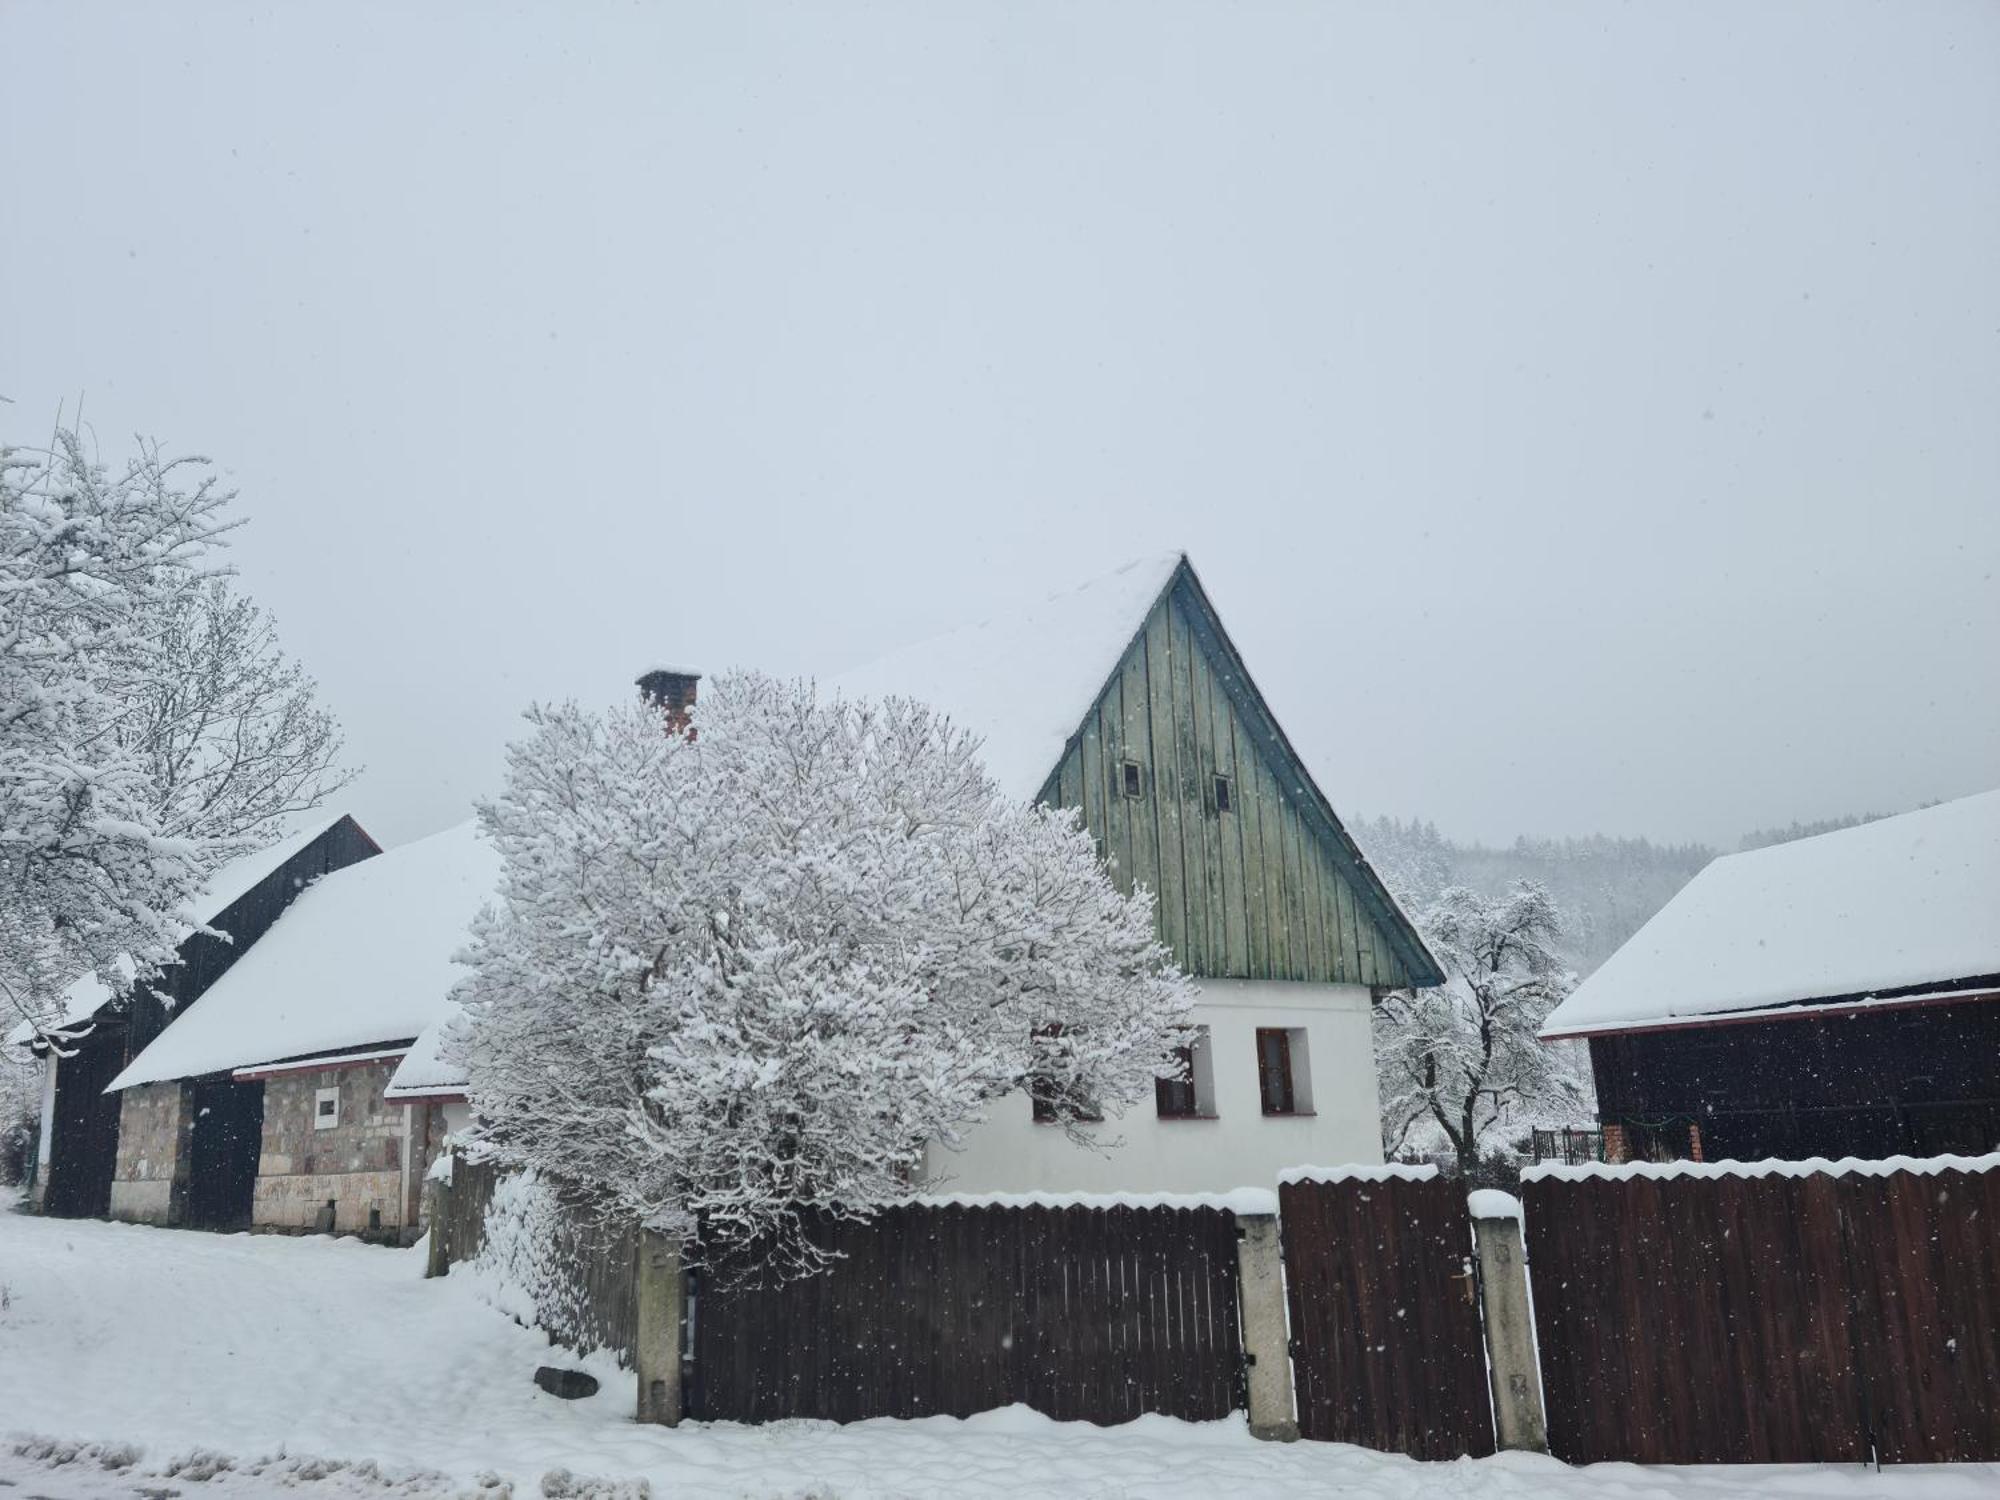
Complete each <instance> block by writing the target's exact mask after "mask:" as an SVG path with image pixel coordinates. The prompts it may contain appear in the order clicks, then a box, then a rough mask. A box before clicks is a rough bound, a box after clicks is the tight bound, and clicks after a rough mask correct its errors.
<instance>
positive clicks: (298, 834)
mask: <svg viewBox="0 0 2000 1500" xmlns="http://www.w3.org/2000/svg"><path fill="white" fill-rule="evenodd" d="M379 852H380V850H379V848H378V847H377V845H376V843H375V841H374V840H373V839H371V838H370V837H369V836H368V835H367V833H366V832H365V831H363V829H362V828H361V826H360V824H358V823H356V822H355V821H354V819H353V818H352V817H350V816H348V815H346V814H344V813H343V814H339V815H335V816H331V817H325V816H322V817H316V818H314V819H313V821H312V822H310V823H309V824H307V825H306V826H304V827H302V828H300V829H298V830H296V831H295V832H294V833H293V834H292V835H291V836H290V837H288V838H285V839H282V840H280V841H278V842H276V843H273V844H271V845H269V846H268V847H266V848H264V849H260V850H258V851H257V852H256V853H254V854H250V855H246V856H245V857H244V858H242V859H240V860H237V861H235V862H234V863H232V864H230V865H227V866H225V867H224V868H222V869H221V870H219V871H217V872H216V874H215V875H214V877H213V878H211V879H210V881H209V882H208V885H207V887H206V889H205V891H204V893H203V895H202V898H201V900H200V902H199V903H198V904H197V906H196V911H197V913H198V914H199V915H200V917H201V920H202V921H203V922H204V923H205V924H206V925H207V926H208V927H210V928H213V929H215V931H216V932H218V933H221V934H224V936H221V937H218V936H212V935H211V934H210V933H208V932H196V933H192V934H190V935H189V936H188V937H187V939H186V940H185V941H183V942H182V943H181V945H180V948H179V952H178V956H177V960H176V962H175V963H173V964H172V965H170V966H169V967H168V968H167V969H166V970H165V971H164V972H163V973H162V974H161V975H160V976H159V977H158V978H157V979H155V980H154V981H153V982H151V983H150V984H148V985H143V986H128V987H127V988H126V989H125V990H123V991H121V992H115V993H114V992H113V991H112V990H111V989H109V988H108V987H106V986H105V985H104V984H102V983H100V982H99V981H98V980H97V979H96V977H95V976H91V975H85V976H84V977H82V978H80V979H78V980H77V981H76V982H75V983H74V984H72V985H71V986H70V988H69V990H68V992H67V994H66V995H65V997H64V1005H63V1010H62V1014H61V1015H60V1016H59V1017H58V1018H57V1019H56V1020H55V1021H54V1022H53V1023H52V1024H51V1025H49V1026H47V1027H45V1028H43V1029H41V1030H40V1031H37V1030H36V1029H35V1028H33V1027H31V1026H29V1025H27V1024H26V1023H23V1024H22V1025H21V1026H19V1027H16V1028H15V1029H14V1030H13V1032H11V1033H10V1034H9V1036H8V1041H9V1043H11V1044H13V1045H15V1046H19V1047H23V1048H26V1049H27V1050H28V1051H31V1052H33V1053H34V1054H36V1055H37V1056H40V1057H43V1058H45V1059H47V1060H48V1062H49V1066H48V1068H47V1069H46V1071H45V1073H44V1075H43V1100H42V1131H41V1144H40V1148H39V1153H38V1155H39V1160H38V1163H37V1171H36V1179H35V1188H34V1201H35V1202H36V1204H37V1205H38V1206H39V1207H40V1208H41V1210H42V1212H44V1213H48V1214H53V1215H57V1216H60V1217H68V1218H87V1217H102V1216H104V1215H106V1214H111V1215H115V1216H117V1217H120V1218H158V1219H162V1220H164V1219H168V1218H171V1219H173V1220H174V1221H175V1222H187V1223H191V1224H198V1225H203V1226H205V1227H223V1226H224V1225H226V1224H228V1223H229V1222H230V1214H229V1210H228V1208H227V1206H226V1205H225V1204H224V1203H223V1202H222V1201H221V1200H220V1199H218V1198H216V1197H214V1196H212V1195H211V1194H210V1193H209V1192H208V1191H207V1190H206V1188H205V1187H204V1189H203V1190H200V1191H194V1190H193V1184H194V1183H196V1182H197V1181H199V1182H201V1183H203V1184H210V1183H215V1184H222V1183H226V1182H228V1181H231V1180H235V1179H239V1178H240V1177H241V1175H242V1173H243V1172H244V1170H245V1168H246V1161H249V1158H248V1157H247V1155H246V1147H245V1144H244V1141H245V1137H244V1133H243V1130H244V1126H243V1122H242V1120H241V1119H240V1118H239V1109H238V1104H239V1102H240V1101H239V1099H238V1096H236V1095H234V1094H232V1093H231V1091H229V1090H228V1089H226V1088H223V1089H215V1088H207V1089H204V1090H203V1091H202V1092H201V1094H200V1096H199V1097H198V1098H195V1097H191V1098H190V1100H189V1105H190V1108H189V1109H188V1110H187V1111H186V1112H185V1113H180V1112H176V1113H175V1115H174V1116H173V1118H172V1119H171V1120H170V1121H168V1120H161V1121H156V1122H150V1123H154V1124H158V1125H161V1126H163V1127H169V1128H170V1132H171V1136H172V1139H173V1142H174V1150H173V1151H172V1152H171V1153H169V1154H168V1156H166V1157H160V1156H158V1155H156V1154H153V1153H151V1152H149V1151H147V1150H143V1149H141V1146H140V1138H139V1136H138V1135H136V1134H135V1135H127V1134H126V1133H125V1132H124V1130H123V1120H122V1114H123V1111H122V1107H121V1106H122V1103H123V1101H122V1100H121V1099H120V1098H119V1096H118V1095H117V1094H116V1093H111V1092H107V1088H108V1086H109V1085H110V1083H111V1081H112V1079H113V1078H114V1077H116V1076H117V1075H118V1074H119V1073H120V1072H121V1071H123V1069H124V1068H125V1067H126V1065H127V1064H128V1063H130V1062H131V1061H132V1060H133V1059H134V1058H136V1057H137V1056H138V1055H139V1054H140V1053H141V1052H143V1051H145V1050H146V1049H147V1048H148V1047H149V1046H151V1045H152V1043H153V1042H154V1041H156V1040H157V1039H158V1038H159V1037H161V1036H162V1035H164V1034H165V1033H167V1032H168V1031H170V1030H171V1029H172V1028H173V1027H174V1026H176V1025H179V1024H182V1023H184V1022H185V1021H186V1019H187V1017H188V1016H189V1015H191V1014H192V1013H193V1011H194V1008H195V1006H196V1005H197V1003H198V1002H200V1001H201V1000H202V999H203V997H204V996H205V995H206V994H207V993H208V991H209V990H210V988H211V987H212V986H214V984H215V983H216V982H217V981H218V980H220V979H221V978H223V976H225V975H226V974H228V973H229V971H230V970H231V969H232V968H233V967H234V966H235V965H236V964H237V963H238V962H239V961H240V960H241V959H242V958H243V957H244V955H245V954H247V953H249V952H250V951H251V950H252V949H253V948H254V947H255V946H256V944H257V943H258V941H259V940H260V939H261V938H262V937H263V936H264V934H265V933H266V932H268V931H269V930H270V928H271V926H272V924H273V923H275V922H276V921H277V920H278V918H279V917H280V916H281V915H283V913H284V912H285V910H286V908H287V907H289V906H290V905H291V904H292V902H293V901H295V900H296V899H298V897H299V895H300V894H301V892H303V891H304V890H305V889H306V888H307V887H308V886H310V885H311V884H312V883H313V882H314V881H316V880H318V879H320V878H321V877H322V876H325V875H328V874H330V873H331V872H333V871H335V870H340V869H344V868H346V867H347V866H349V865H352V864H355V863H357V862H359V861H362V860H366V859H369V858H371V857H373V856H374V855H376V854H378V853H379ZM176 1161H180V1162H181V1163H182V1167H181V1169H179V1170H176V1169H175V1165H174V1164H175V1162H176ZM196 1163H198V1164H199V1165H200V1168H201V1170H200V1171H199V1173H196V1172H194V1171H192V1170H191V1167H192V1165H193V1164H196ZM250 1165H254V1162H253V1161H251V1162H250ZM225 1196H226V1195H225Z"/></svg>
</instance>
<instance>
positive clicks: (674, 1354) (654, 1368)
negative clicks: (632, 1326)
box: [632, 1229, 687, 1427]
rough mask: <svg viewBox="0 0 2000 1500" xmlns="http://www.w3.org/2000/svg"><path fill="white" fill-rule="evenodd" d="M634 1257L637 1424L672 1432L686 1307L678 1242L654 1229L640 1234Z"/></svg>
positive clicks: (678, 1405) (678, 1418)
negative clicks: (635, 1258) (636, 1327)
mask: <svg viewBox="0 0 2000 1500" xmlns="http://www.w3.org/2000/svg"><path fill="white" fill-rule="evenodd" d="M638 1257H639V1264H638V1275H637V1277H636V1278H635V1280H636V1281H637V1283H638V1285H637V1288H636V1295H637V1299H638V1304H639V1305H638V1331H637V1336H636V1338H635V1340H634V1342H635V1344H636V1345H637V1347H636V1348H634V1349H633V1351H632V1362H633V1364H634V1365H635V1366H636V1367H637V1369H638V1372H639V1420H640V1421H641V1422H653V1423H657V1424H658V1425H659V1426H662V1427H678V1426H679V1425H680V1421H681V1316H682V1311H683V1309H684V1307H685V1305H686V1301H687V1280H686V1277H685V1275H684V1273H683V1272H682V1270H681V1247H680V1241H679V1240H677V1239H675V1238H674V1237H673V1236H671V1235H666V1234H662V1233H660V1231H658V1230H657V1229H642V1230H640V1231H639V1248H638Z"/></svg>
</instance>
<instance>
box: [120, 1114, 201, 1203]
mask: <svg viewBox="0 0 2000 1500" xmlns="http://www.w3.org/2000/svg"><path fill="white" fill-rule="evenodd" d="M192 1092H193V1091H192V1090H191V1089H190V1088H189V1086H188V1085H186V1084H184V1083H146V1084H140V1085H139V1086H138V1087H137V1088H129V1089H126V1090H125V1092H124V1096H123V1097H122V1098H121V1099H120V1100H119V1105H118V1167H117V1170H116V1172H115V1174H114V1175H113V1177H112V1179H111V1217H112V1218H114V1219H127V1220H130V1221H132V1222H134V1223H138V1224H178V1223H180V1222H181V1220H182V1219H183V1218H184V1217H185V1216H186V1212H187V1176H188V1140H189V1135H190V1133H191V1131H192V1130H193V1128H194V1111H193V1109H192V1108H191V1107H190V1101H191V1098H192Z"/></svg>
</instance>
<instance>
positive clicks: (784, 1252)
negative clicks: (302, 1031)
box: [448, 674, 1193, 1275]
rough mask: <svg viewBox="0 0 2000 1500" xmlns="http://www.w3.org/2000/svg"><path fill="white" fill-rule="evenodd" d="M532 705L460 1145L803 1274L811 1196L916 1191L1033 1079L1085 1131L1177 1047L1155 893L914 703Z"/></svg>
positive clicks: (483, 976)
mask: <svg viewBox="0 0 2000 1500" xmlns="http://www.w3.org/2000/svg"><path fill="white" fill-rule="evenodd" d="M528 717H529V721H530V723H531V724H532V726H533V728H532V732H531V733H530V734H529V736H528V737H527V738H526V739H525V740H523V741H521V742H519V743H517V744H515V745H513V746H512V747H510V751H509V761H508V774H507V781H506V789H505V791H504V792H503V793H502V794H501V796H500V797H498V798H497V799H495V800H494V801H492V802H491V803H488V804H486V805H484V806H482V808H481V809H480V817H481V822H482V824H483V826H484V828H485V831H486V833H487V836H488V837H490V838H491V839H492V840H493V841H494V843H495V845H496V846H497V848H498V849H499V851H500V853H501V856H502V859H503V863H504V874H503V878H502V883H501V888H500V900H499V902H498V904H497V906H496V907H493V908H489V910H488V911H487V912H486V913H485V914H483V915H482V917H481V918H480V920H479V921H478V922H477V923H476V924H475V926H474V930H473V941H472V943H471V945H470V947H469V949H468V950H467V952H466V954H465V955H464V958H465V961H466V962H467V963H468V964H469V965H470V966H471V970H472V973H471V976H470V977H469V978H468V979H466V980H465V981H464V982H462V984H461V985H460V987H459V998H460V999H461V1000H462V1001H464V1002H465V1004H466V1008H467V1012H468V1020H467V1022H466V1023H465V1024H463V1025H462V1026H461V1027H460V1028H459V1030H458V1031H457V1033H456V1034H455V1035H454V1036H453V1038H452V1039H451V1041H450V1043H449V1044H448V1045H449V1047H450V1048H451V1049H452V1050H453V1051H454V1052H455V1053H456V1055H457V1056H458V1057H459V1058H461V1059H462V1060H463V1061H464V1062H465V1064H466V1066H467V1068H468V1071H469V1075H470V1078H471V1089H470V1092H471V1098H472V1104H473V1112H474V1116H475V1119H476V1121H477V1123H476V1124H475V1126H474V1127H473V1129H472V1132H471V1136H472V1139H473V1141H474V1142H475V1145H476V1147H477V1148H478V1149H482V1150H484V1151H486V1152H488V1153H490V1154H493V1155H496V1156H498V1157H499V1158H500V1159H501V1160H503V1161H506V1162H510V1163H512V1164H515V1165H520V1166H527V1167H534V1168H538V1169H540V1170H541V1171H543V1172H544V1173H545V1174H547V1175H550V1176H555V1177H560V1178H563V1179H566V1180H568V1181H570V1182H573V1183H580V1184H584V1185H587V1186H590V1187H591V1188H593V1189H594V1190H596V1191H597V1192H599V1193H600V1194H602V1195H603V1199H604V1201H605V1205H606V1207H607V1208H615V1209H617V1210H619V1211H621V1212H627V1213H633V1214H636V1215H637V1216H638V1217H640V1218H641V1219H642V1220H644V1221H645V1222H646V1223H648V1224H650V1225H652V1226H654V1227H657V1228H663V1229H669V1230H672V1231H674V1232H677V1233H679V1234H682V1235H683V1236H687V1237H689V1238H690V1239H692V1238H694V1237H695V1236H696V1235H697V1234H698V1235H699V1238H700V1243H699V1245H698V1246H697V1247H696V1253H697V1254H702V1253H706V1254H709V1255H713V1254H714V1253H715V1252H717V1251H719V1250H721V1249H723V1248H724V1247H730V1248H736V1249H740V1248H742V1247H744V1246H746V1245H748V1244H750V1243H752V1242H758V1243H760V1244H761V1245H762V1247H763V1250H762V1254H761V1256H760V1258H761V1259H762V1261H763V1264H764V1266H765V1268H766V1270H768V1271H770V1272H772V1273H775V1274H778V1275H785V1274H796V1273H801V1272H806V1271H810V1270H811V1269H813V1267H814V1266H815V1265H816V1264H817V1263H818V1254H817V1252H816V1251H815V1250H814V1249H813V1247H812V1246H811V1245H810V1243H809V1242H808V1241H807V1239H806V1237H805V1235H804V1232H803V1225H804V1223H805V1222H806V1221H807V1220H808V1219H809V1218H810V1217H811V1213H812V1212H818V1211H824V1212H831V1213H834V1214H838V1215H843V1216H865V1215H867V1214H869V1213H870V1212H872V1211H874V1210H875V1209H876V1208H878V1207H880V1206H882V1205H885V1204H889V1203H893V1202H897V1201H900V1200H902V1199H906V1198H908V1197H910V1196H912V1195H913V1194H915V1193H916V1192H918V1191H921V1189H922V1188H923V1186H924V1183H923V1173H924V1157H925V1148H926V1146H927V1144H928V1143H931V1142H941V1143H944V1144H946V1145H949V1144H951V1143H954V1142H956V1141H957V1140H958V1139H959V1138H960V1136H961V1133H962V1132H963V1131H964V1130H965V1129H966V1127H967V1126H968V1125H969V1124H971V1123H973V1122H974V1121H976V1120H978V1119H979V1118H981V1116H982V1113H983V1111H984V1110H985V1108H986V1107H987V1105H988V1104H989V1103H990V1102H991V1101H993V1100H996V1099H999V1098H1001V1097H1003V1096H1006V1095H1009V1094H1014V1093H1018V1092H1020V1091H1023V1090H1027V1089H1032V1090H1034V1091H1035V1092H1036V1093H1037V1094H1038V1096H1039V1097H1042V1098H1044V1099H1047V1100H1049V1101H1052V1103H1053V1107H1054V1108H1055V1110H1056V1112H1057V1114H1058V1116H1059V1117H1060V1118H1061V1119H1062V1120H1063V1121H1064V1123H1066V1124H1068V1125H1069V1126H1070V1127H1071V1129H1072V1132H1073V1133H1074V1134H1076V1135H1077V1136H1078V1138H1079V1139H1082V1133H1081V1131H1080V1130H1078V1129H1077V1126H1078V1122H1079V1120H1080V1119H1082V1118H1084V1117H1085V1115H1086V1112H1087V1111H1090V1110H1091V1109H1092V1108H1093V1106H1094V1107H1097V1108H1103V1109H1108V1110H1110V1111H1113V1112H1116V1111H1118V1110H1121V1109H1123V1108H1126V1107H1129V1106H1131V1105H1134V1104H1137V1103H1139V1102H1140V1101H1141V1100H1142V1099H1144V1098H1146V1097H1149V1096H1150V1094H1151V1090H1152V1086H1153V1081H1154V1079H1155V1078H1156V1077H1158V1076H1161V1075H1163V1074H1165V1073H1169V1072H1171V1071H1172V1069H1173V1067H1174V1061H1173V1058H1172V1049H1173V1048H1174V1047H1176V1046H1177V1045H1180V1044H1181V1042H1182V1041H1183V1040H1184V1037H1185V1030H1184V1024H1185V1020H1186V1016H1187V1013H1188V1009H1189V1007H1190V1005H1191V1004H1192V1001H1193V989H1192V986H1191V985H1190V984H1189V982H1188V981H1187V980H1186V979H1185V978H1184V977H1183V976H1182V975H1181V974H1180V972H1179V971H1178V970H1177V969H1175V968H1174V967H1173V966H1172V963H1171V960H1170V957H1169V955H1168V953H1167V951H1166V950H1165V949H1164V948H1163V947H1162V946H1161V945H1160V943H1159V942H1158V940H1157V939H1156V938H1155V936H1154V929H1153V912H1152V904H1151V898H1150V897H1149V896H1146V895H1144V894H1141V895H1138V896H1136V897H1132V898H1127V897H1124V896H1122V895H1120V894H1119V893H1118V891H1117V890H1116V889H1115V888H1114V887H1113V886H1112V885H1111V883H1110V881H1109V879H1108V878H1107V877H1106V875H1105V873H1104V871H1103V868H1102V866H1101V865H1100V864H1099V862H1098V859H1097V854H1096V850H1095V848H1094V846H1093V844H1092V842H1091V839H1090V836H1089V835H1088V833H1087V832H1085V831H1084V830H1082V829H1081V828H1079V827H1078V826H1077V824H1076V822H1075V820H1074V818H1073V817H1072V816H1071V815H1069V814H1065V813H1058V812H1053V811H1050V810H1048V809H1045V808H1034V807H1025V806H1020V805H1017V804H1014V803H1011V802H1009V801H1008V800H1006V799H1005V798H1003V797H1002V796H1001V794H1000V793H999V792H998V790H997V789H996V787H995V786H994V784H993V782H992V781H991V780H990V779H989V778H988V776H987V775H986V773H985V771H984V770H983V769H982V767H981V765H980V761H979V756H978V744H977V741H976V740H974V739H973V738H971V737H970V736H968V735H966V734H965V733H963V732H962V731H960V730H958V729H956V728H955V727H953V726H952V725H951V724H950V723H949V722H948V721H947V720H945V719H943V718H941V717H939V716H937V715H935V714H934V713H932V712H931V711H930V710H928V709H926V708H924V707H922V706H921V705H918V704H914V703H910V702H904V701H897V700H889V701H885V702H882V703H879V704H875V703H865V702H845V701H833V702H823V701H820V700H819V699H818V697H817V695H816V694H815V692H814V690H813V688H812V687H811V686H810V685H809V684H795V683H781V682H776V681H773V680H771V679H768V678H764V677H760V676H756V675H750V674H737V675H726V676H722V677H719V678H717V679H716V680H715V681H714V682H713V683H712V684H710V685H709V690H708V691H707V692H706V693H705V694H704V698H703V701H702V703H701V705H700V707H699V709H698V710H697V712H696V717H695V733H692V734H680V733H669V732H667V731H666V729H665V727H664V726H663V723H662V719H661V716H660V714H659V713H658V711H656V710H652V709H647V708H643V707H640V706H636V705H635V706H633V707H630V708H626V709H621V710H615V711H613V712H611V713H609V714H604V715H599V714H593V713H587V712H584V711H581V710H579V709H577V708H575V707H573V706H572V707H564V708H547V709H536V710H532V711H531V712H530V714H529V716H528Z"/></svg>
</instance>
